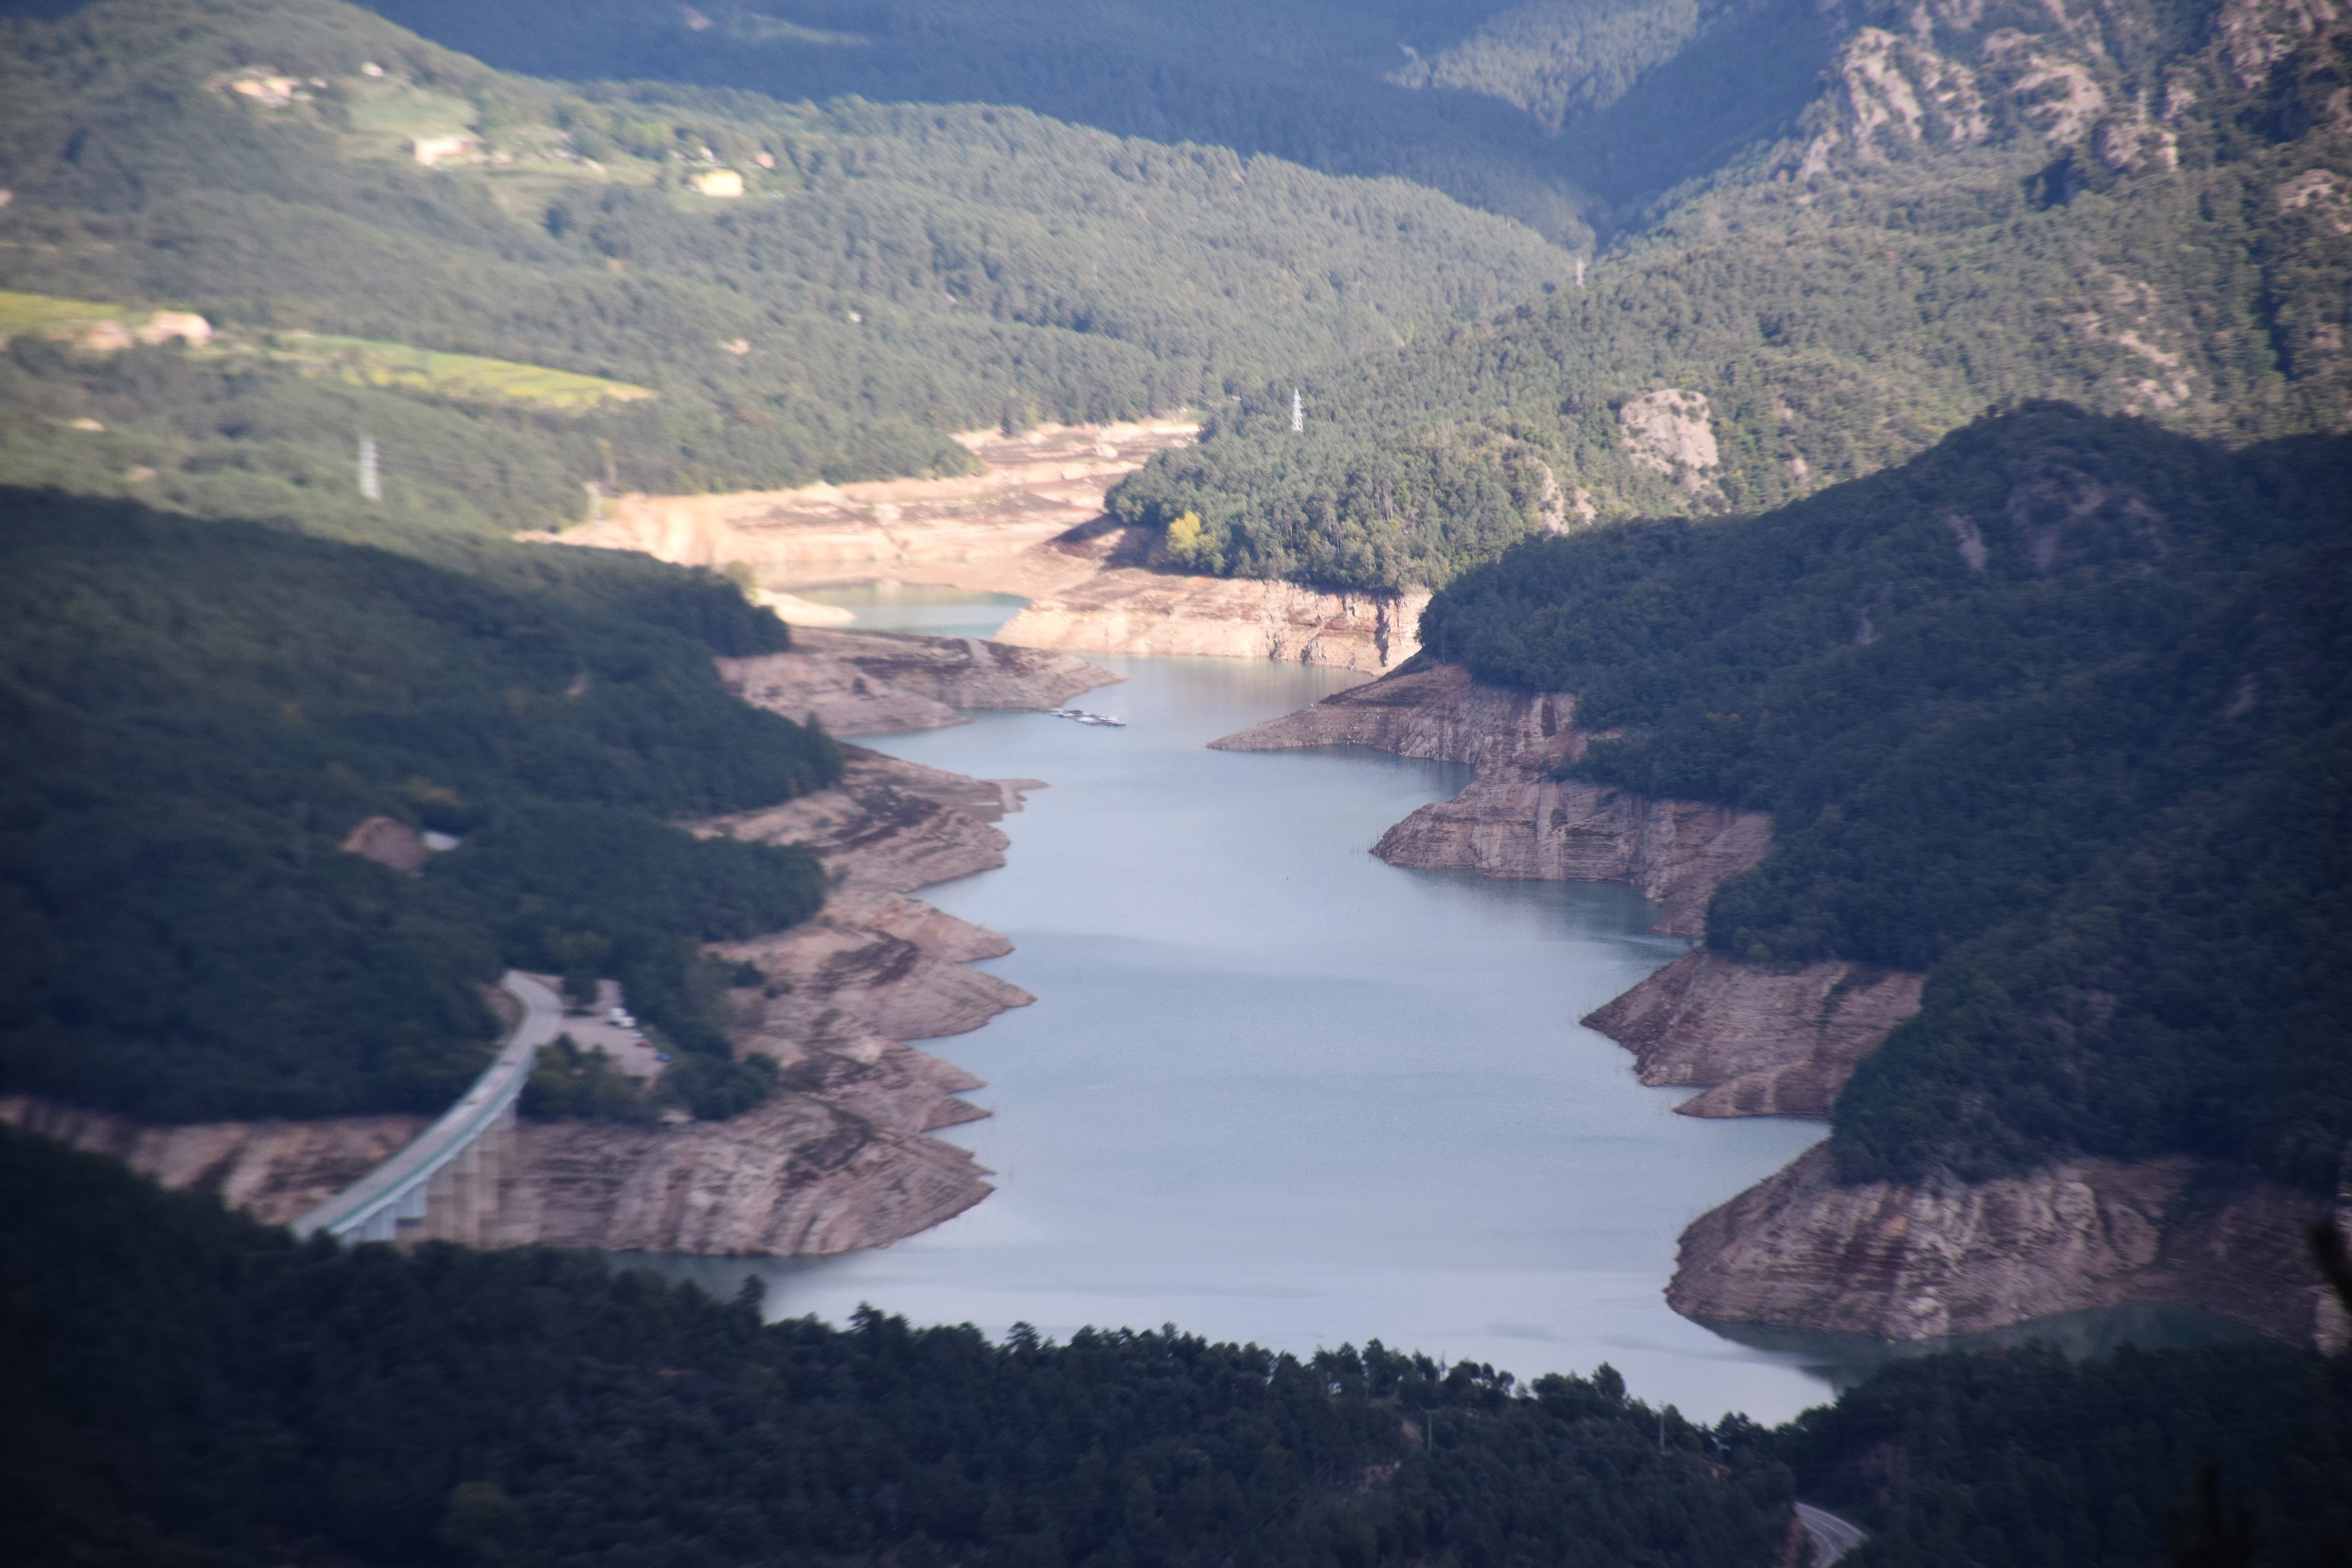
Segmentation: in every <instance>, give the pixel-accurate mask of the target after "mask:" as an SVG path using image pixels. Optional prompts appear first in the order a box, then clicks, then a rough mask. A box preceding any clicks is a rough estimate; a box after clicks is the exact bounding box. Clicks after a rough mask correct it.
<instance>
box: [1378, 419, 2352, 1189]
mask: <svg viewBox="0 0 2352 1568" xmlns="http://www.w3.org/2000/svg"><path fill="white" fill-rule="evenodd" d="M2347 629H2352V444H2347V441H2346V439H2345V438H2343V437H2341V436H2336V437H2325V438H2322V437H2305V438H2298V439H2294V440H2289V441H2284V442H2277V443H2270V444H2262V445H2258V446H2255V447H2253V448H2251V449H2249V450H2247V451H2245V452H2242V453H2239V454H2232V453H2231V452H2229V451H2227V450H2226V449H2224V448H2222V447H2221V446H2219V445H2216V444H2206V443H2200V442H2197V441H2194V440H2192V439H2189V438H2187V437H2183V436H2179V435H2174V434H2168V433H2165V432H2163V431H2161V430H2159V429H2158V428H2157V427H2155V426H2152V425H2150V424H2147V423H2144V422H2139V421H2132V420H2123V419H2112V418H2099V417H2096V416H2093V415H2089V414H2086V413H2081V412H2079V411H2076V410H2073V409H2069V408H2065V407H2063V406H2040V407H2034V408H2032V409H2029V410H2026V411H2024V412H2021V413H2017V414H2014V415H2011V416H2008V417H2004V418H1999V419H1989V420H1986V421H1984V422H1982V423H1979V424H1977V425H1974V426H1971V427H1969V429H1967V430H1965V431H1962V432H1960V433H1959V434H1955V435H1953V436H1951V437H1949V438H1948V439H1947V440H1946V441H1945V442H1943V443H1942V444H1939V445H1938V446H1937V447H1936V448H1935V449H1934V450H1933V451H1931V452H1929V453H1928V454H1927V455H1924V456H1922V457H1919V458H1917V459H1916V460H1914V461H1913V462H1911V463H1909V464H1907V465H1904V466H1902V467H1900V468H1898V469H1895V470H1893V471H1891V472H1888V473H1886V474H1883V475H1880V476H1874V477H1873V478H1870V479H1866V480H1861V481H1857V482H1854V483H1852V484H1848V485H1844V486H1837V487H1835V488H1833V489H1832V490H1829V491H1827V492H1824V493H1823V494H1822V495H1820V496H1817V497H1811V498H1810V499H1807V500H1804V501H1801V502H1798V503H1795V504H1793V505H1791V506H1789V507H1783V508H1781V509H1780V510H1777V511H1774V512H1770V513H1767V514H1765V515H1764V516H1762V517H1753V518H1734V519H1723V520H1717V521H1709V522H1693V521H1679V520H1677V521H1657V522H1643V523H1629V524H1623V525H1620V526H1616V527H1612V528H1596V529H1592V530H1590V531H1588V532H1584V533H1580V534H1575V535H1570V536H1568V537H1566V538H1544V539H1537V540H1530V541H1528V542H1526V543H1523V544H1521V545H1519V546H1518V547H1517V548H1516V549H1513V550H1512V551H1510V552H1509V553H1507V555H1505V556H1504V557H1503V558H1502V559H1500V560H1498V561H1496V562H1495V563H1493V564H1491V565H1489V566H1486V567H1482V568H1479V569H1477V570H1474V571H1471V572H1468V573H1466V574H1465V575H1464V576H1463V577H1462V578H1461V579H1460V580H1458V581H1457V582H1456V583H1455V584H1454V586H1453V587H1452V588H1451V589H1449V590H1448V591H1445V592H1444V593H1441V594H1440V595H1439V596H1438V597H1437V598H1436V600H1435V601H1433V603H1432V604H1431V606H1430V608H1429V612H1428V613H1427V615H1426V616H1425V617H1424V618H1423V640H1424V643H1425V646H1426V647H1427V648H1428V649H1429V651H1430V652H1431V653H1433V654H1434V655H1435V656H1437V657H1440V658H1447V659H1456V660H1460V661H1462V662H1464V663H1465V664H1468V665H1469V666H1470V667H1471V668H1472V669H1473V670H1475V671H1476V672H1477V673H1478V674H1481V675H1482V676H1485V677H1486V678H1487V679H1490V680H1496V681H1501V682H1504V683H1506V684H1510V685H1524V686H1531V687H1536V688H1538V689H1543V690H1563V689H1565V690H1572V691H1576V692H1579V693H1580V694H1581V695H1580V698H1579V700H1578V707H1577V723H1578V725H1579V726H1580V727H1583V728H1586V729H1589V730H1591V731H1597V732H1602V733H1604V734H1608V733H1611V732H1622V734H1621V735H1618V736H1617V737H1615V738H1603V739H1599V740H1595V741H1594V742H1593V743H1592V744H1591V747H1590V748H1589V749H1588V750H1587V751H1586V753H1585V755H1584V756H1583V758H1581V759H1580V760H1579V761H1577V762H1575V763H1573V764H1571V765H1570V767H1571V768H1572V770H1573V771H1574V772H1576V773H1577V774H1578V775H1580V776H1581V777H1586V778H1591V779H1603V780H1607V781H1609V782H1612V783H1618V784H1622V785H1624V786H1627V787H1628V788H1631V789H1635V790H1638V791H1640V792H1642V793H1644V794H1648V795H1653V796H1663V797H1680V798H1694V799H1700V800H1726V801H1732V802H1737V803H1738V804H1741V805H1745V806H1753V807H1759V808H1761V809H1764V810H1769V811H1770V812H1771V813H1772V814H1773V821H1774V848H1773V852H1772V853H1771V855H1770V857H1769V859H1767V860H1766V861H1765V862H1764V863H1763V864H1762V865H1761V866H1759V867H1758V868H1757V870H1755V871H1754V872H1751V873H1748V875H1746V876H1743V877H1740V878H1738V879H1737V880H1735V881H1733V882H1731V883H1728V884H1727V885H1726V886H1725V887H1724V888H1723V890H1722V891H1721V892H1720V893H1719V894H1717V896H1716V899H1715V901H1714V904H1713V905H1712V906H1711V908H1710V909H1709V912H1708V924H1707V942H1708V945H1709V946H1712V947H1714V948H1716V949H1717V950H1718V951H1722V952H1726V953H1729V954H1731V955H1734V956H1739V957H1743V958H1747V959H1749V960H1751V961H1754V962H1758V963H1765V964H1775V963H1790V964H1793V963H1802V962H1807V961H1811V960H1813V959H1818V958H1823V957H1830V956H1838V957H1845V958H1852V959H1858V960H1861V961H1863V962H1864V963H1869V964H1880V965H1888V966H1895V967H1908V968H1918V969H1925V970H1927V975H1928V980H1927V995H1926V1001H1925V1006H1924V1009H1923V1010H1922V1011H1921V1012H1920V1014H1919V1015H1918V1016H1917V1017H1916V1019H1913V1020H1911V1021H1910V1022H1909V1023H1906V1024H1905V1025H1903V1026H1902V1027H1901V1028H1899V1029H1898V1030H1895V1034H1894V1036H1893V1037H1892V1038H1891V1039H1889V1040H1887V1042H1886V1043H1885V1045H1884V1046H1883V1047H1881V1048H1880V1049H1879V1050H1878V1051H1876V1052H1875V1053H1874V1054H1873V1055H1872V1056H1871V1057H1870V1058H1869V1059H1868V1060H1867V1061H1864V1064H1863V1066H1862V1068H1861V1069H1860V1071H1857V1072H1856V1074H1855V1076H1854V1078H1853V1082H1852V1084H1851V1085H1850V1086H1849V1087H1848V1088H1847V1089H1846V1091H1845V1092H1844V1094H1843V1097H1842V1098H1841V1099H1840V1100H1839V1102H1838V1105H1837V1109H1836V1114H1835V1127H1834V1133H1833V1136H1832V1148H1833V1150H1834V1152H1835V1154H1836V1157H1837V1162H1838V1168H1839V1170H1840V1172H1841V1174H1842V1175H1843V1176H1846V1177H1848V1178H1849V1179H1864V1178H1873V1177H1881V1176H1896V1177H1916V1176H1922V1175H1924V1174H1926V1173H1927V1172H1929V1171H1931V1170H1935V1169H1938V1168H1941V1169H1947V1170H1952V1171H1957V1172H1958V1173H1960V1174H1962V1175H1965V1176H1972V1177H1974V1176H1990V1175H1994V1174H1999V1173H2003V1172H2009V1171H2014V1170H2018V1169H2021V1168H2025V1167H2029V1166H2032V1165H2035V1164H2038V1163H2040V1162H2042V1161H2045V1160H2048V1159H2052V1158H2056V1157H2063V1156H2067V1155H2075V1154H2094V1155H2114V1156H2117V1157H2121V1158H2127V1159H2134V1158H2146V1157H2149V1156H2152V1155H2161V1154H2169V1153H2183V1152H2188V1153H2197V1154H2203V1155H2213V1156H2216V1157H2220V1158H2223V1159H2228V1160H2233V1161H2237V1162H2241V1163H2242V1164H2243V1165H2246V1166H2252V1167H2254V1168H2257V1169H2260V1170H2263V1171H2265V1172H2267V1173H2269V1174H2271V1175H2272V1176H2275V1177H2277V1178H2278V1179H2280V1180H2283V1181H2286V1182H2289V1183H2293V1184H2294V1185H2298V1186H2305V1187H2308V1188H2310V1189H2312V1190H2315V1191H2322V1192H2326V1191H2332V1190H2333V1189H2334V1187H2335V1185H2336V1180H2337V1176H2338V1172H2339V1168H2340V1165H2341V1162H2342V1159H2343V1157H2344V1151H2345V1149H2346V1147H2347V1144H2352V1053H2347V1051H2346V1050H2345V1048H2344V1039H2345V1037H2344V1027H2343V1019H2344V1018H2345V1017H2346V1016H2347V1012H2352V989H2347V976H2352V904H2347V896H2352V895H2347V890H2352V858H2347V856H2352V642H2347V634H2352V633H2348V632H2347Z"/></svg>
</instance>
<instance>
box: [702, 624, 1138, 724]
mask: <svg viewBox="0 0 2352 1568" xmlns="http://www.w3.org/2000/svg"><path fill="white" fill-rule="evenodd" d="M718 663H719V677H720V679H722V680H724V681H725V682H726V683H727V689H728V690H730V691H731V692H733V693H734V694H735V695H737V696H739V697H741V698H742V699H743V700H744V701H745V702H748V703H750V704H751V706H754V707H763V708H767V709H768V710H770V711H771V712H774V713H781V714H782V715H783V716H785V717H786V718H789V719H792V720H794V721H795V722H798V723H805V722H807V721H808V720H809V719H812V718H814V719H815V720H817V721H818V722H819V723H821V724H823V725H824V727H825V728H826V729H827V730H829V731H831V732H832V733H833V734H835V735H886V734H894V733H899V732H903V731H906V730H910V729H942V728H945V727H948V726H950V725H956V724H966V723H969V722H970V721H969V720H968V719H966V718H965V717H964V716H963V715H962V714H961V713H959V712H957V711H956V710H957V709H959V708H1053V707H1059V706H1062V705H1063V704H1064V703H1066V702H1068V701H1069V700H1070V699H1071V698H1072V697H1074V696H1076V695H1078V694H1079V693H1080V692H1087V691H1092V690H1093V689H1094V688H1095V687H1097V686H1102V685H1110V684H1111V683H1113V682H1115V681H1117V680H1118V678H1119V677H1118V676H1117V675H1114V674H1111V673H1110V672H1109V671H1108V670H1106V669H1103V668H1101V667H1100V666H1098V665H1095V664H1087V662H1086V661H1085V660H1084V659H1080V658H1076V657H1074V656H1073V655H1071V654H1068V653H1051V652H1047V651H1044V650H1041V649H1036V648H1023V647H1014V646H1013V645H1011V644H1009V643H1003V642H991V641H983V640H982V639H981V638H978V637H924V636H916V635H911V634H908V633H890V632H835V631H825V630H822V629H820V628H816V627H809V626H800V627H795V628H793V647H792V651H791V652H790V653H763V654H761V655H759V656H757V657H754V658H748V659H720V660H719V662H718Z"/></svg>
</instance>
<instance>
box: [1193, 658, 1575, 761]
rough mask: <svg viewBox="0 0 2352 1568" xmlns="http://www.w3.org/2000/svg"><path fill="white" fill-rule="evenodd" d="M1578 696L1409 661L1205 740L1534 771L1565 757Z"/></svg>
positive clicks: (1241, 747) (1226, 746)
mask: <svg viewBox="0 0 2352 1568" xmlns="http://www.w3.org/2000/svg"><path fill="white" fill-rule="evenodd" d="M1575 712H1576V696H1575V694H1573V693H1570V692H1521V691H1514V690H1511V689H1510V688H1509V687H1507V686H1494V685H1487V684H1486V683H1485V682H1483V681H1479V680H1476V679H1474V678H1473V677H1472V675H1471V674H1470V672H1469V671H1468V670H1465V669H1464V668H1463V667H1462V666H1461V665H1459V664H1439V663H1437V662H1436V661H1434V660H1431V659H1414V660H1412V661H1411V662H1409V663H1407V664H1403V665H1402V666H1401V667H1400V668H1398V669H1396V670H1394V671H1392V672H1391V673H1390V674H1387V675H1385V676H1383V677H1381V679H1380V680H1377V681H1371V682H1368V683H1366V684H1365V685H1360V686H1350V687H1349V689H1348V690H1346V691H1344V692H1336V693H1334V694H1333V695H1330V696H1328V697H1325V698H1324V699H1323V700H1322V701H1321V702H1319V703H1317V704H1316V705H1315V706H1312V707H1304V708H1300V709H1299V710H1298V711H1297V713H1293V714H1286V715H1284V716H1282V717H1280V718H1272V719H1268V720H1266V721H1265V723H1264V724H1257V725H1252V726H1251V727H1249V728H1247V729H1244V730H1240V731H1237V732H1235V733H1234V734H1232V735H1229V736H1226V737H1224V738H1223V740H1216V741H1212V742H1210V747H1211V749H1213V750H1216V751H1288V750H1294V749H1296V748H1297V747H1308V746H1368V747H1372V748H1373V749H1374V750H1376V751H1390V752H1394V753H1395V754H1396V755H1397V756H1399V757H1416V758H1421V759H1422V760H1423V761H1427V762H1459V763H1465V764H1466V765H1468V766H1469V767H1472V768H1477V769H1478V770H1479V771H1480V772H1482V773H1483V772H1486V771H1488V770H1490V769H1496V768H1521V769H1535V768H1545V767H1548V766H1549V765H1550V764H1551V763H1552V762H1554V761H1556V760H1558V759H1559V758H1560V757H1562V756H1565V755H1566V754H1567V750H1568V747H1569V746H1570V729H1571V726H1570V720H1571V718H1572V717H1573V716H1574V715H1575Z"/></svg>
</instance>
